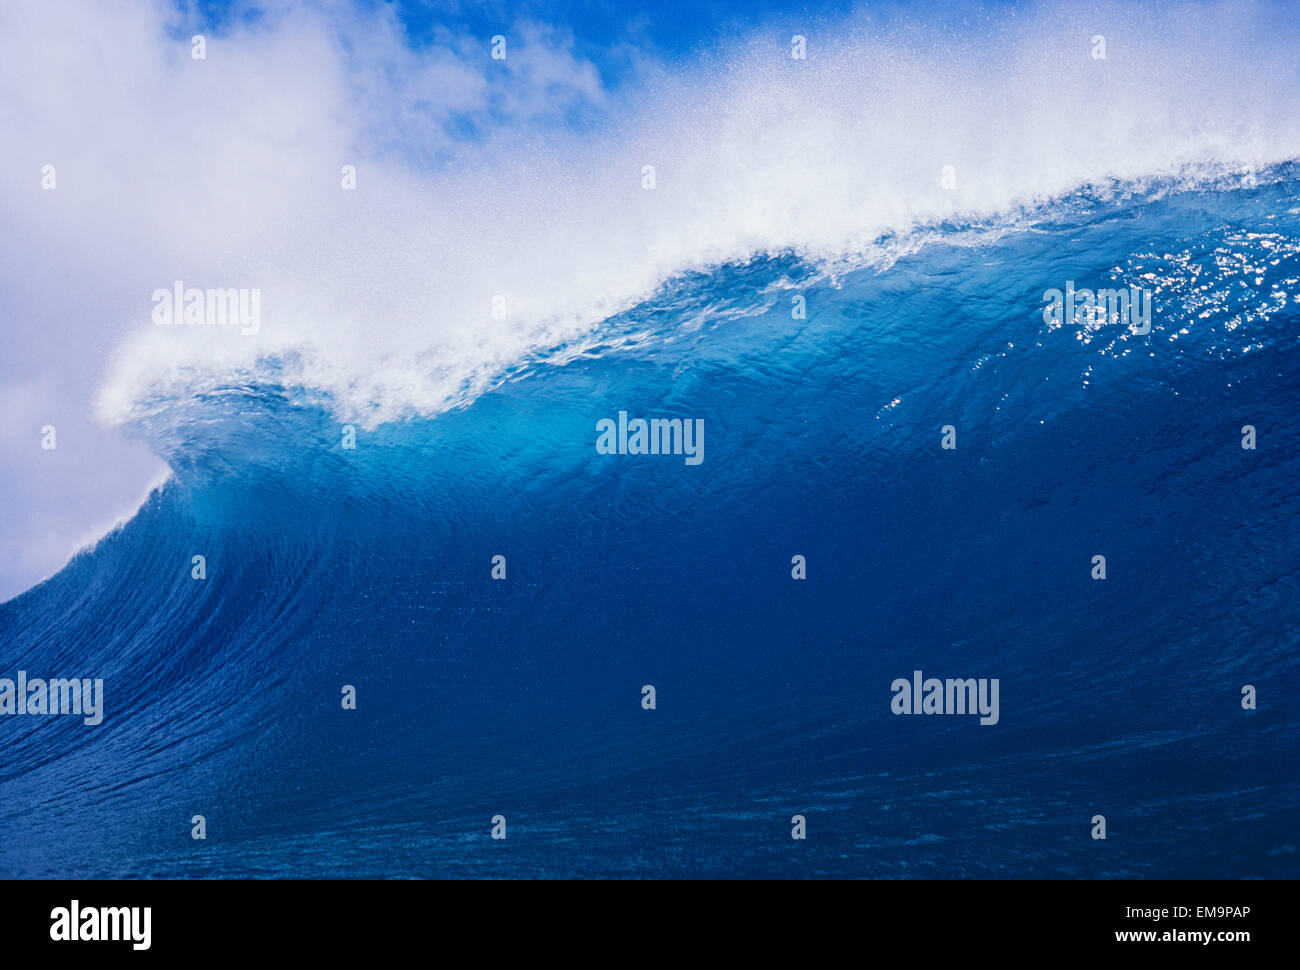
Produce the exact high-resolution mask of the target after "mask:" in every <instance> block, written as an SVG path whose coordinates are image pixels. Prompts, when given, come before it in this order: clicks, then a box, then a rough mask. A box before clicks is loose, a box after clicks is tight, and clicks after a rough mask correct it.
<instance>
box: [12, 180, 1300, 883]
mask: <svg viewBox="0 0 1300 970" xmlns="http://www.w3.org/2000/svg"><path fill="white" fill-rule="evenodd" d="M864 252H866V255H864V256H863V258H860V259H857V260H839V261H834V262H827V261H825V260H816V259H812V258H808V257H806V256H805V255H801V254H799V253H798V252H796V251H794V250H791V251H788V252H784V253H782V252H771V253H763V254H755V255H752V256H751V257H749V258H745V259H729V260H724V261H722V262H719V263H717V264H716V265H712V266H703V267H700V268H691V269H688V270H684V271H682V272H679V273H675V274H672V275H670V276H668V277H667V278H666V279H665V280H664V281H663V282H662V283H661V284H659V285H658V286H657V287H655V288H654V289H653V292H652V293H651V295H650V296H649V297H647V298H645V299H639V300H637V301H636V302H634V303H633V304H632V305H630V306H629V307H627V308H625V309H621V310H619V311H618V312H616V313H613V314H611V315H609V316H607V317H605V318H603V319H602V320H601V321H600V322H599V325H598V326H597V327H595V328H594V329H592V330H589V331H587V332H585V333H584V335H583V336H582V338H581V339H580V340H559V341H556V342H553V343H551V344H549V345H546V346H543V347H540V348H539V349H537V350H536V351H534V352H530V353H528V354H524V355H521V356H519V357H518V358H517V359H515V360H513V361H511V362H509V364H508V366H504V367H502V368H501V369H500V372H499V373H498V374H496V375H495V377H494V378H493V379H492V380H491V381H490V382H489V384H488V385H487V386H485V387H482V388H476V389H475V392H474V393H472V394H466V395H465V396H464V398H463V399H462V400H459V401H458V402H457V403H456V405H455V406H450V407H446V408H443V409H441V410H439V411H437V412H436V413H418V412H416V411H407V412H404V413H401V414H397V415H385V416H383V418H382V419H378V420H371V421H367V420H362V419H358V420H357V421H356V424H355V425H354V427H355V428H356V441H357V445H356V448H355V449H345V448H344V447H343V446H342V440H343V433H342V430H341V425H342V424H343V423H346V422H345V421H343V420H341V418H340V411H339V408H338V407H337V401H336V400H334V399H332V397H331V391H330V390H329V389H324V390H323V389H321V388H320V387H315V388H313V387H305V386H303V385H302V384H301V383H295V381H294V380H293V379H291V378H290V377H288V376H287V377H286V380H284V381H282V382H277V381H276V380H275V379H274V375H273V374H268V373H265V372H263V373H261V374H259V375H258V376H257V377H256V378H255V379H253V378H246V377H245V378H240V379H225V380H223V379H220V378H214V379H211V380H207V381H205V382H201V383H200V382H195V383H194V384H192V385H191V386H190V387H188V388H187V389H186V390H185V391H184V392H183V393H177V392H176V391H175V388H174V387H171V386H169V387H167V388H166V389H165V390H162V391H158V392H157V393H158V396H157V397H156V398H155V399H153V400H151V401H150V402H148V404H147V406H142V407H140V408H139V409H138V411H137V413H136V414H135V415H134V416H133V419H132V420H133V421H134V427H135V429H136V431H137V433H138V434H140V435H141V436H142V437H144V438H145V439H146V440H147V441H149V442H150V444H151V446H152V447H154V449H155V450H156V451H157V452H158V453H159V454H160V455H162V456H163V457H165V458H166V459H167V461H168V462H169V464H170V465H171V467H172V469H173V471H174V477H173V478H172V479H171V480H170V481H169V482H168V483H167V484H166V485H165V486H163V487H162V488H161V489H159V490H158V491H156V492H155V493H154V494H153V495H152V496H151V497H150V498H149V500H148V501H147V502H146V504H145V505H144V507H143V508H141V509H140V511H139V512H138V514H137V515H136V516H135V517H134V518H133V519H132V520H131V521H129V522H128V523H126V524H125V525H123V526H121V527H120V528H118V529H117V530H115V531H114V532H113V533H111V534H110V535H108V536H107V537H106V538H104V539H103V540H102V541H101V542H99V543H98V544H97V545H96V546H94V547H93V548H92V549H89V550H87V551H85V552H83V553H81V554H80V555H78V556H77V557H76V558H74V559H73V560H72V561H71V562H70V563H69V564H68V565H67V567H66V568H65V569H63V570H62V571H61V572H60V573H58V574H57V575H56V576H54V577H53V578H52V579H50V580H48V581H46V582H44V583H42V584H40V585H38V586H37V587H35V588H34V589H32V590H30V591H28V592H27V593H25V594H23V595H21V596H19V597H17V598H16V599H13V600H11V601H9V602H8V603H5V604H3V605H0V659H3V662H4V667H3V670H4V671H5V676H13V674H12V672H11V670H12V669H24V670H27V671H29V676H33V677H35V676H87V677H92V676H93V677H102V678H103V679H104V683H105V712H106V713H105V718H104V722H103V724H101V725H99V726H98V727H94V728H88V727H86V726H84V725H83V724H82V723H81V720H80V719H79V718H75V717H58V718H39V717H8V718H3V719H0V745H2V746H3V751H4V754H5V757H4V759H3V761H0V874H3V875H6V876H89V877H154V876H157V877H248V876H251V877H263V876H306V877H318V876H330V877H362V876H369V877H456V876H473V877H515V876H530V877H531V876H542V877H552V876H554V877H562V876H563V877H567V876H577V877H613V876H630V877H682V876H689V877H696V876H702V877H728V876H743V877H751V876H754V877H756V876H776V877H794V878H802V877H823V876H832V877H944V878H948V877H1086V878H1143V877H1177V878H1184V877H1187V878H1191V877H1232V878H1235V877H1294V876H1296V875H1297V874H1300V856H1298V855H1297V848H1298V847H1300V833H1298V832H1297V828H1296V819H1297V818H1298V817H1300V814H1298V813H1300V768H1298V766H1300V759H1298V758H1297V755H1298V754H1300V745H1298V743H1297V737H1298V736H1300V732H1298V728H1300V723H1298V720H1300V716H1298V715H1297V707H1296V703H1295V699H1296V688H1297V685H1298V684H1300V678H1298V674H1300V669H1298V666H1300V659H1298V658H1300V651H1298V650H1297V647H1298V646H1300V633H1297V630H1300V596H1298V595H1297V594H1298V592H1300V589H1298V588H1297V585H1298V582H1300V580H1298V577H1297V565H1298V564H1300V552H1298V551H1297V550H1298V549H1300V544H1298V541H1297V540H1300V533H1298V530H1297V521H1298V519H1297V512H1298V511H1300V509H1298V508H1297V503H1298V498H1297V494H1298V490H1297V482H1298V481H1300V427H1297V424H1296V415H1297V414H1298V413H1300V381H1297V374H1300V343H1298V342H1297V334H1298V333H1300V307H1298V305H1297V296H1298V295H1300V171H1297V169H1296V167H1295V165H1294V164H1282V165H1277V166H1273V167H1270V168H1266V169H1263V170H1261V171H1259V172H1258V173H1257V177H1256V179H1255V180H1253V181H1243V180H1242V179H1240V178H1238V177H1236V176H1235V175H1232V176H1227V175H1224V174H1223V173H1220V174H1219V175H1217V176H1214V177H1199V178H1198V179H1196V180H1193V181H1190V182H1189V181H1176V182H1161V181H1159V180H1155V181H1153V180H1149V179H1148V180H1141V181H1130V182H1124V181H1111V182H1106V183H1103V184H1093V185H1088V186H1086V187H1084V188H1082V189H1079V190H1077V191H1073V192H1070V193H1067V194H1064V195H1060V196H1058V197H1055V198H1052V199H1049V200H1046V201H1043V202H1042V203H1041V204H1039V205H1037V206H1035V207H1034V208H1032V209H1031V210H1025V211H1021V212H1019V213H1018V214H1017V215H1016V216H1015V217H1014V218H1004V219H993V220H985V221H978V220H976V221H971V222H968V223H963V224H958V223H953V222H938V223H932V224H929V225H925V226H922V227H919V228H916V229H915V230H914V231H912V232H910V233H900V234H898V235H896V236H884V237H882V238H881V239H879V240H877V242H876V245H875V246H874V247H873V248H871V249H870V250H869V252H867V251H864ZM1067 280H1072V281H1075V283H1076V285H1077V286H1079V287H1106V286H1121V287H1127V286H1130V285H1132V286H1137V287H1143V288H1147V289H1149V290H1150V291H1151V293H1152V307H1153V317H1152V325H1151V328H1150V332H1149V333H1146V334H1138V333H1135V332H1133V328H1130V327H1126V326H1123V325H1120V324H1109V323H1107V324H1101V325H1094V326H1081V325H1076V324H1071V323H1068V322H1067V323H1066V324H1065V325H1063V326H1054V325H1052V324H1051V323H1049V322H1046V321H1045V319H1044V316H1043V307H1044V298H1043V293H1044V291H1045V290H1046V289H1049V288H1052V287H1059V288H1064V287H1065V285H1066V281H1067ZM795 296H801V297H803V298H804V301H805V306H806V314H804V315H803V316H802V318H801V316H800V315H799V314H797V313H795V312H793V311H794V307H795V301H794V300H793V297H795ZM287 370H292V368H287ZM620 411H625V412H627V414H628V415H629V416H630V417H646V418H649V417H678V418H683V419H689V420H695V419H698V420H702V422H703V429H704V430H703V452H702V454H703V460H702V461H701V462H700V463H699V464H695V465H692V464H689V463H687V462H686V461H685V460H684V457H683V456H680V455H677V456H673V455H659V456H655V455H645V456H642V455H603V454H600V453H598V450H597V448H596V440H597V436H598V435H597V422H598V421H600V420H601V419H604V418H617V416H618V413H619V412H620ZM362 417H363V418H364V416H362ZM945 425H951V426H953V427H954V428H955V432H956V448H955V449H944V448H942V447H941V438H942V432H941V429H942V428H943V427H944V426H945ZM1245 425H1252V426H1253V427H1254V428H1255V429H1256V434H1257V447H1256V448H1255V449H1254V450H1247V449H1244V448H1243V447H1242V438H1243V432H1242V428H1243V426H1245ZM195 555H203V556H205V557H206V564H207V566H206V568H207V574H206V576H207V578H206V579H204V580H201V581H199V580H194V579H192V578H191V573H190V570H191V559H192V557H193V556H195ZM498 555H500V556H504V557H506V564H507V567H506V568H507V573H506V578H505V579H504V580H494V579H493V578H492V560H493V557H494V556H498ZM796 555H798V556H804V557H805V559H806V564H807V567H806V568H807V578H806V579H802V580H797V579H794V578H792V565H791V561H792V557H794V556H796ZM1094 555H1104V556H1105V557H1106V563H1107V577H1106V579H1105V580H1104V581H1098V580H1094V579H1093V578H1092V575H1091V574H1092V568H1093V567H1092V558H1093V556H1094ZM914 670H921V671H924V672H925V675H926V676H935V677H940V678H945V677H975V678H997V679H998V681H999V684H1000V711H999V719H998V723H997V724H995V725H981V724H980V723H979V721H978V719H977V718H975V717H970V716H916V715H912V716H898V715H895V714H893V713H892V712H891V699H892V697H893V695H892V694H891V691H890V686H891V683H892V682H893V681H894V680H895V679H896V678H900V677H901V678H910V677H911V676H912V672H913V671H914ZM343 685H352V686H353V687H355V690H356V697H357V705H356V709H355V710H345V709H343V706H342V704H341V702H340V697H341V691H342V689H343ZM645 685H653V686H654V688H655V691H656V706H655V709H654V710H646V709H643V707H642V703H641V701H642V688H643V686H645ZM1244 685H1252V686H1254V687H1255V688H1256V690H1257V696H1258V707H1257V709H1255V710H1243V708H1242V704H1241V696H1242V695H1241V692H1242V688H1243V686H1244ZM199 814H201V815H203V816H204V817H205V819H206V825H207V835H208V837H207V839H206V840H203V841H198V840H194V839H192V838H191V831H190V820H191V818H192V817H193V816H194V815H199ZM498 814H500V815H502V816H504V817H505V818H506V820H507V826H508V837H507V838H506V839H505V840H495V839H493V838H491V827H492V823H491V820H492V817H493V816H494V815H498ZM1098 814H1100V815H1104V816H1105V817H1106V819H1107V828H1108V835H1107V838H1106V839H1105V840H1104V841H1101V840H1095V839H1093V838H1091V837H1090V832H1091V829H1092V818H1093V816H1094V815H1098ZM794 815H803V816H804V817H805V819H806V825H807V833H808V837H807V838H806V839H805V840H796V839H792V838H791V837H790V834H791V825H792V822H791V820H792V816H794Z"/></svg>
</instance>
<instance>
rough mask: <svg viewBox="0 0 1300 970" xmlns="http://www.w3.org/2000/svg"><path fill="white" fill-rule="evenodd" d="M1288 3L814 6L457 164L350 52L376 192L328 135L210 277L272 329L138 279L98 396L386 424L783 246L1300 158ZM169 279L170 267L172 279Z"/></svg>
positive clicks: (878, 241)
mask: <svg viewBox="0 0 1300 970" xmlns="http://www.w3.org/2000/svg"><path fill="white" fill-rule="evenodd" d="M1277 18H1278V10H1277V8H1274V7H1269V6H1256V5H1243V4H1235V5H1226V6H1204V7H1200V6H1198V7H1190V8H1182V9H1178V10H1139V9H1134V8H1130V7H1127V6H1118V5H1114V6H1111V5H1099V6H1095V7H1092V8H1089V9H1088V10H1087V11H1080V10H1071V9H1068V8H1064V7H1062V8H1057V7H1040V8H1038V9H1037V10H1035V11H1034V12H1032V13H1028V14H1027V13H1024V12H1017V11H1001V12H996V13H985V14H981V15H980V16H978V17H975V18H974V19H973V22H972V26H971V28H970V29H969V30H968V31H967V32H961V31H954V30H952V29H951V28H948V29H942V30H937V31H933V32H927V31H926V30H925V29H920V30H918V29H916V26H917V25H915V24H912V25H906V26H905V25H890V24H888V23H884V24H876V23H869V22H868V21H866V20H846V21H840V22H835V23H830V22H822V23H818V24H811V25H809V26H808V27H807V28H806V29H804V30H802V32H801V36H804V37H805V38H806V48H805V49H806V59H802V60H800V59H796V58H793V57H792V56H791V52H792V48H791V43H790V41H791V36H792V34H791V32H790V30H789V29H788V28H787V27H786V26H784V25H780V26H773V27H770V28H767V29H763V30H760V31H756V32H754V33H753V34H752V35H750V36H749V37H746V38H744V39H743V40H738V41H737V42H736V43H735V44H734V45H731V46H730V47H728V48H727V49H724V50H718V51H713V52H702V53H701V54H700V55H699V56H698V57H696V58H695V59H693V60H692V61H691V62H690V63H688V64H687V65H685V66H682V65H674V66H672V67H671V68H670V67H669V66H667V65H655V64H647V65H645V66H644V67H643V69H642V73H641V75H640V78H639V83H638V87H637V90H636V91H628V90H623V91H616V92H612V93H611V95H610V97H609V99H608V102H607V104H606V105H605V106H604V108H603V109H602V112H601V113H600V115H599V117H598V119H597V121H596V122H595V123H594V124H592V125H584V126H582V127H581V129H573V130H567V131H557V130H555V129H554V128H547V129H546V130H545V131H542V130H539V129H530V128H529V127H527V126H521V127H520V128H519V129H518V130H513V131H503V132H500V133H498V135H497V136H496V138H495V139H494V141H493V142H492V146H493V150H492V151H491V152H485V153H484V157H483V158H482V159H480V160H478V161H476V162H475V163H474V164H472V165H470V164H460V165H454V166H451V167H449V168H443V169H438V170H430V169H429V168H427V167H422V166H420V165H418V164H416V163H414V162H413V161H412V160H411V158H410V156H409V154H406V153H403V152H401V151H392V150H384V151H380V150H379V149H377V148H376V147H375V146H374V145H373V144H371V143H370V142H368V141H367V138H369V137H370V136H371V134H372V132H373V120H374V119H373V118H370V117H367V116H365V115H364V113H362V112H360V111H359V110H358V109H355V108H351V107H349V105H348V103H347V102H346V100H345V99H343V98H342V95H340V94H338V93H337V92H339V91H345V90H347V87H348V85H347V83H346V82H347V80H348V78H347V72H348V71H349V69H350V67H349V62H348V61H346V60H338V61H337V63H336V64H335V68H334V70H336V71H337V73H338V75H339V76H338V78H337V80H338V84H337V85H335V86H334V87H333V88H331V87H328V86H327V87H325V88H322V89H319V90H318V91H316V92H315V93H313V95H312V97H315V98H318V99H321V100H322V101H323V102H324V104H318V105H315V106H314V108H313V110H314V111H317V112H319V111H336V112H337V113H338V115H339V116H340V117H342V118H344V119H345V120H346V124H347V125H348V126H349V127H348V130H347V136H348V139H349V140H350V143H349V144H348V145H347V148H348V149H350V150H352V153H353V156H355V157H356V158H358V159H360V160H361V161H360V163H359V164H358V170H357V171H358V179H357V188H356V189H355V190H346V189H343V188H341V186H340V184H339V181H338V179H337V178H336V176H335V174H334V173H337V172H338V170H339V169H338V163H339V161H340V159H339V155H338V151H337V148H338V146H337V145H335V144H330V145H327V146H326V145H323V146H321V150H320V152H319V157H318V158H317V159H316V160H317V161H318V162H319V166H320V171H319V173H317V174H316V175H313V176H312V177H310V178H306V179H304V180H303V184H302V185H300V186H297V187H296V188H286V189H285V191H286V192H288V193H289V197H288V198H283V199H281V200H280V205H279V206H278V208H277V212H276V216H277V218H278V219H280V220H283V219H284V218H285V215H286V213H291V214H292V216H293V219H292V232H291V233H286V232H285V231H283V230H282V229H276V230H273V231H269V232H268V236H267V239H266V240H265V241H263V242H256V241H255V242H252V243H251V244H248V245H246V246H244V247H243V249H242V250H241V251H240V252H239V253H238V254H231V253H226V254H225V256H226V258H225V259H224V260H223V261H222V264H221V268H220V270H219V271H209V272H207V273H206V274H205V275H204V278H203V279H202V280H201V281H200V280H198V279H196V280H194V282H195V284H196V285H206V286H229V287H257V288H258V289H259V290H260V293H261V306H262V320H261V325H260V329H259V331H258V332H257V334H256V335H255V336H251V337H250V336H248V335H243V334H240V333H239V332H238V331H237V330H232V329H229V328H218V327H211V328H209V327H202V326H194V327H186V326H179V327H157V326H153V325H152V324H151V323H149V321H148V314H147V304H145V303H144V300H143V299H142V311H141V314H140V319H139V322H138V324H136V325H135V326H134V327H133V331H134V332H133V333H132V335H131V336H130V337H129V338H128V340H127V341H126V343H125V344H124V345H123V346H122V347H121V349H120V350H119V352H118V353H117V355H116V357H115V361H114V364H113V367H112V369H111V371H110V375H109V379H108V381H107V384H106V386H105V388H104V389H103V393H102V394H101V396H100V411H101V414H102V416H103V417H105V418H106V419H108V420H109V421H112V422H115V423H134V422H140V421H143V420H145V419H147V418H148V416H149V415H150V414H154V413H156V412H157V411H158V410H159V409H165V408H168V407H171V406H172V405H173V404H174V403H175V402H176V401H177V400H179V399H188V400H194V399H196V398H198V397H200V396H202V395H203V394H205V393H208V392H210V391H212V390H213V389H214V388H217V387H221V386H230V385H232V384H239V383H241V382H243V383H249V384H266V383H274V384H276V385H279V386H285V387H301V388H306V389H309V390H310V391H312V392H314V393H316V394H318V396H319V400H321V401H326V402H328V404H329V406H330V407H331V408H332V409H333V411H334V412H335V413H336V414H337V416H338V417H339V418H341V419H343V420H349V421H356V422H358V423H359V424H361V425H363V426H366V427H374V426H376V425H378V424H380V423H382V422H384V421H388V420H393V419H396V418H400V417H403V416H409V415H413V414H426V415H427V414H434V413H438V412H439V411H442V410H445V409H446V408H448V407H453V406H456V405H457V404H462V403H465V402H467V401H469V400H472V399H473V398H474V397H475V396H476V395H478V394H480V393H482V392H483V391H484V390H485V389H487V388H489V387H491V386H492V385H493V383H494V382H496V381H498V380H500V379H501V376H502V375H503V374H505V373H508V372H509V370H510V369H511V368H512V367H517V366H518V365H519V364H520V362H521V361H524V360H526V359H528V358H529V357H530V356H535V355H538V354H541V353H545V352H546V351H547V349H548V348H556V347H561V348H565V350H564V352H567V353H582V352H583V348H584V347H587V346H590V345H594V344H598V343H600V342H601V340H602V339H603V337H602V325H603V324H604V323H605V321H608V320H610V318H612V317H616V316H617V315H618V314H620V313H623V312H625V311H627V310H629V309H630V308H632V307H635V306H637V305H639V304H642V303H644V302H645V301H646V300H648V299H650V298H651V297H652V296H653V295H654V294H655V293H656V291H657V290H658V289H659V288H660V287H661V286H662V285H663V284H664V283H665V282H666V281H669V280H672V279H674V278H676V277H679V276H681V275H682V274H684V273H689V272H692V271H700V270H707V269H708V268H710V267H715V266H719V265H725V264H732V263H744V262H746V261H749V260H752V259H754V258H756V257H764V256H778V255H790V254H793V255H794V256H796V257H797V258H798V259H799V260H800V261H801V262H802V263H804V264H805V265H807V266H810V267H814V268H819V269H821V270H824V271H827V272H835V271H836V270H837V268H842V267H845V266H849V267H852V266H860V265H865V264H869V263H871V262H872V261H873V260H875V261H888V260H889V259H890V258H892V257H893V255H895V254H896V253H897V252H899V251H905V250H906V249H908V248H909V247H914V246H916V245H920V244H922V243H923V242H924V241H925V240H926V239H927V238H933V237H934V236H935V235H943V234H944V233H946V232H950V231H951V230H952V229H954V228H959V229H967V230H971V229H974V230H975V231H978V230H979V229H980V228H981V227H983V228H986V229H994V230H997V231H1004V230H1006V229H1007V228H1016V227H1019V226H1024V225H1027V224H1032V223H1033V222H1034V220H1035V219H1036V218H1037V216H1038V215H1040V214H1041V212H1042V210H1043V207H1044V206H1047V205H1049V204H1050V203H1051V202H1052V200H1058V199H1062V198H1065V197H1067V196H1070V195H1071V194H1074V193H1078V192H1079V191H1080V190H1088V191H1089V192H1091V193H1093V194H1094V195H1100V196H1105V195H1106V194H1107V193H1110V194H1114V195H1124V194H1126V193H1127V194H1133V193H1138V194H1140V193H1143V192H1148V191H1168V190H1171V189H1172V190H1177V189H1179V188H1183V187H1190V186H1204V185H1206V184H1228V185H1232V186H1234V187H1235V186H1238V185H1240V184H1242V183H1243V180H1247V179H1250V178H1253V177H1255V176H1256V175H1258V174H1259V173H1263V172H1264V171H1265V170H1266V168H1267V167H1268V166H1269V165H1271V164H1274V163H1277V162H1282V161H1285V160H1288V159H1292V158H1296V157H1300V115H1297V113H1296V112H1295V110H1294V104H1295V103H1296V95H1297V94H1300V91H1297V88H1300V80H1298V79H1297V73H1296V59H1297V55H1296V51H1297V50H1298V49H1300V48H1298V47H1297V45H1296V43H1295V38H1294V29H1291V30H1285V29H1282V28H1280V27H1279V23H1278V19H1277ZM923 26H924V25H922V28H923ZM1098 37H1103V38H1104V46H1105V57H1104V58H1098V57H1096V56H1095V54H1096V51H1097V38H1098ZM237 41H238V36H236V37H234V38H232V39H229V40H227V43H228V44H229V43H233V42H237ZM261 43H262V45H263V47H264V48H265V49H266V50H268V51H270V50H273V49H274V43H273V42H271V41H268V40H267V39H266V38H265V37H263V38H262V40H261ZM320 43H322V44H324V45H326V48H327V49H328V46H329V41H328V38H326V39H322V40H321V41H320ZM332 99H338V100H337V101H335V100H332ZM327 149H328V150H327ZM353 156H349V157H353ZM311 159H312V153H311V152H308V153H307V154H306V155H304V156H302V157H300V158H299V159H298V161H299V162H300V163H302V162H306V161H310V160H311ZM320 173H325V174H324V175H321V174H320ZM245 177H247V178H255V175H252V174H247V173H246V175H245ZM245 238H247V234H245ZM156 269H157V271H158V275H159V277H160V278H159V281H158V285H159V286H170V285H171V282H172V279H173V277H178V276H180V270H179V268H176V271H175V272H169V269H170V268H169V267H167V266H165V265H161V264H159V265H157V266H156Z"/></svg>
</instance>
